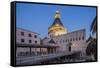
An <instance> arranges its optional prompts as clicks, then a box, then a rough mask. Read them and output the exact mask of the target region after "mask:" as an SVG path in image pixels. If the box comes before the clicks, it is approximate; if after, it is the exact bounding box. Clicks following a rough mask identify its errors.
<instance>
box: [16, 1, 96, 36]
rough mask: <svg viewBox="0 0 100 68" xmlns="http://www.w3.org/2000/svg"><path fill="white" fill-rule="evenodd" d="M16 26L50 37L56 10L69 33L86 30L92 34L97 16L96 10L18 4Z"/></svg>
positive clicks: (77, 7) (87, 33)
mask: <svg viewBox="0 0 100 68" xmlns="http://www.w3.org/2000/svg"><path fill="white" fill-rule="evenodd" d="M16 7H17V8H16V13H17V14H16V16H17V17H16V26H17V27H20V28H24V29H27V30H30V31H33V32H37V33H39V34H40V35H41V36H42V37H45V36H47V35H48V27H49V26H50V25H51V24H52V23H53V21H54V16H55V13H56V10H59V11H60V14H61V21H62V23H63V25H64V26H65V27H66V28H67V30H68V32H72V31H75V30H80V29H83V28H85V29H86V35H87V37H88V35H89V34H90V32H89V30H90V25H91V23H92V21H93V19H94V17H95V16H96V8H93V7H79V6H61V5H42V4H30V3H17V6H16Z"/></svg>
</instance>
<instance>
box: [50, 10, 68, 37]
mask: <svg viewBox="0 0 100 68" xmlns="http://www.w3.org/2000/svg"><path fill="white" fill-rule="evenodd" d="M66 33H67V30H66V28H65V27H64V25H63V24H62V22H61V20H60V13H59V11H56V15H55V20H54V22H53V24H52V25H51V26H50V27H49V28H48V35H49V37H54V36H58V35H62V34H66Z"/></svg>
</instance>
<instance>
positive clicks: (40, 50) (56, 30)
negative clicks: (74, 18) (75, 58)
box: [16, 10, 87, 56]
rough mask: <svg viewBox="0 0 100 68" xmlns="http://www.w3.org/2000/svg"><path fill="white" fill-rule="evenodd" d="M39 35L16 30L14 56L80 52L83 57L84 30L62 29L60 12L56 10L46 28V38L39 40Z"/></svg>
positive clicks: (84, 45)
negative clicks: (71, 30)
mask: <svg viewBox="0 0 100 68" xmlns="http://www.w3.org/2000/svg"><path fill="white" fill-rule="evenodd" d="M39 35H40V34H38V33H36V32H32V31H29V30H26V29H22V28H17V30H16V46H17V48H16V56H26V55H41V54H42V55H43V54H44V55H45V54H53V53H55V54H57V53H64V52H66V53H67V52H68V53H69V52H75V51H80V52H81V54H82V55H85V49H86V47H87V43H86V30H85V29H79V30H75V31H73V32H70V31H68V29H67V28H66V27H64V25H63V23H62V21H61V16H60V12H59V11H58V10H57V11H56V13H55V16H54V21H53V23H52V25H50V27H48V37H45V38H43V39H42V38H41V37H40V36H39Z"/></svg>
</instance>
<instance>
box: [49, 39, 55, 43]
mask: <svg viewBox="0 0 100 68" xmlns="http://www.w3.org/2000/svg"><path fill="white" fill-rule="evenodd" d="M48 43H53V44H56V42H55V41H54V40H53V39H51V40H50V41H49V42H48Z"/></svg>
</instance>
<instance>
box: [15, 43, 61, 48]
mask: <svg viewBox="0 0 100 68" xmlns="http://www.w3.org/2000/svg"><path fill="white" fill-rule="evenodd" d="M16 47H31V48H56V47H59V46H52V45H38V44H20V43H17V44H16Z"/></svg>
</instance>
